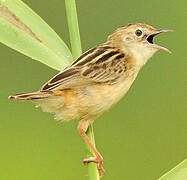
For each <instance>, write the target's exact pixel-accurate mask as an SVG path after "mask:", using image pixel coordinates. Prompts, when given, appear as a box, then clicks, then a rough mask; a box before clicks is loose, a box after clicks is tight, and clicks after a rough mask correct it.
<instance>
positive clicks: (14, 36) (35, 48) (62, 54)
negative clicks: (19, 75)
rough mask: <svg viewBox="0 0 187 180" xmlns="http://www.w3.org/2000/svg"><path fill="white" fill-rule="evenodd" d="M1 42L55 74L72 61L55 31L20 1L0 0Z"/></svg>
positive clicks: (69, 53)
mask: <svg viewBox="0 0 187 180" xmlns="http://www.w3.org/2000/svg"><path fill="white" fill-rule="evenodd" d="M0 42H2V43H3V44H5V45H7V46H9V47H11V48H13V49H15V50H17V51H19V52H21V53H23V54H25V55H27V56H29V57H31V58H32V59H35V60H38V61H40V62H42V63H44V64H46V65H48V66H50V67H52V68H54V69H57V70H62V69H63V68H64V67H66V66H67V65H68V64H69V62H70V61H71V60H72V56H71V52H70V50H69V49H68V47H67V46H66V44H65V43H64V42H63V41H62V40H61V39H60V37H59V36H58V35H57V34H56V33H55V31H54V30H53V29H52V28H51V27H50V26H49V25H48V24H47V23H45V21H43V20H42V19H41V17H40V16H38V15H37V14H36V13H35V12H34V11H33V10H31V9H30V8H29V7H28V6H27V5H26V4H24V3H23V2H22V1H21V0H0Z"/></svg>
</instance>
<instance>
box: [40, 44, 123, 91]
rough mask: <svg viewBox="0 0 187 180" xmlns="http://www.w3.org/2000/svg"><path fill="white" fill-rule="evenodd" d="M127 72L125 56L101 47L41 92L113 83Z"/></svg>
mask: <svg viewBox="0 0 187 180" xmlns="http://www.w3.org/2000/svg"><path fill="white" fill-rule="evenodd" d="M124 71H125V54H123V53H122V52H120V51H119V50H117V49H115V48H113V47H110V46H107V45H105V46H99V47H97V48H93V49H90V50H89V51H87V52H85V53H84V54H83V55H81V56H80V57H79V58H78V59H77V60H76V61H74V62H73V63H72V65H71V66H70V67H68V68H66V69H65V70H64V71H63V72H61V73H59V74H57V75H56V76H54V77H53V78H52V79H51V80H50V81H49V82H47V83H46V84H45V85H44V86H43V87H42V89H41V90H43V91H48V90H53V89H56V88H60V89H64V88H73V87H77V86H82V85H85V84H89V83H93V82H94V83H112V82H114V81H116V80H117V79H118V78H120V77H121V75H122V73H124Z"/></svg>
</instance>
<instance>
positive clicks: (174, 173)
mask: <svg viewBox="0 0 187 180" xmlns="http://www.w3.org/2000/svg"><path fill="white" fill-rule="evenodd" d="M185 179H187V159H186V160H184V161H183V162H181V163H180V164H178V165H177V166H176V167H174V168H173V169H172V170H170V171H169V172H167V173H166V174H165V175H163V176H162V177H161V178H159V179H158V180H185Z"/></svg>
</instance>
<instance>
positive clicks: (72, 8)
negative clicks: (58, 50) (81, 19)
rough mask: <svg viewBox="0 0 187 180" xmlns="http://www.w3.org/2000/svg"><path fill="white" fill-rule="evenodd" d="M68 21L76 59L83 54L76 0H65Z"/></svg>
mask: <svg viewBox="0 0 187 180" xmlns="http://www.w3.org/2000/svg"><path fill="white" fill-rule="evenodd" d="M65 6H66V14H67V21H68V27H69V35H70V43H71V51H72V54H73V57H74V58H78V57H79V56H80V55H81V54H82V48H81V40H80V33H79V24H78V18H77V9H76V3H75V0H65Z"/></svg>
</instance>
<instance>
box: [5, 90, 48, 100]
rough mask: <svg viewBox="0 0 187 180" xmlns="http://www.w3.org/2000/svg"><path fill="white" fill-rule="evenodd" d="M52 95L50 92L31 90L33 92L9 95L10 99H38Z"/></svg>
mask: <svg viewBox="0 0 187 180" xmlns="http://www.w3.org/2000/svg"><path fill="white" fill-rule="evenodd" d="M49 96H51V93H50V92H41V91H38V92H31V93H19V94H15V95H12V96H9V97H8V98H9V99H12V100H37V99H44V98H47V97H49Z"/></svg>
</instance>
